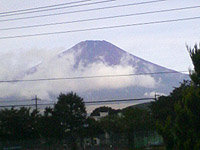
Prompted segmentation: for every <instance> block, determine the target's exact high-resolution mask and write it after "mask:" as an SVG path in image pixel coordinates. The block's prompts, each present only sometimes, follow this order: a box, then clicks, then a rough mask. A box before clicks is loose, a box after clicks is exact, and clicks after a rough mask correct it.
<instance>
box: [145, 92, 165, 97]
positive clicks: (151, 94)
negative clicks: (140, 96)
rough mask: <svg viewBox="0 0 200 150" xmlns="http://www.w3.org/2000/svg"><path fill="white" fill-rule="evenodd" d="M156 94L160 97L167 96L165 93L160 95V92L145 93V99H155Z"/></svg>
mask: <svg viewBox="0 0 200 150" xmlns="http://www.w3.org/2000/svg"><path fill="white" fill-rule="evenodd" d="M155 94H156V95H158V96H166V94H165V93H160V92H155V91H152V92H145V93H144V96H145V97H155Z"/></svg>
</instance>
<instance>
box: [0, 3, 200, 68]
mask: <svg viewBox="0 0 200 150" xmlns="http://www.w3.org/2000/svg"><path fill="white" fill-rule="evenodd" d="M77 1H78V0H77ZM97 1H103V0H92V1H90V2H87V3H91V2H97ZM144 1H150V0H117V1H114V2H109V3H103V4H98V5H88V6H84V7H74V8H67V9H59V10H56V11H47V12H40V13H33V14H26V15H18V16H10V17H0V20H5V19H9V18H18V17H26V16H34V15H42V14H49V13H58V12H68V11H74V10H82V9H90V8H97V7H105V6H113V5H120V4H129V3H136V2H144ZM66 2H73V1H72V0H71V1H69V0H62V1H61V0H51V1H41V0H29V1H27V0H15V1H13V0H1V1H0V12H7V11H13V10H19V9H27V8H34V7H40V6H48V5H54V4H60V3H66ZM82 4H83V3H82ZM73 5H75V4H73ZM76 5H77V4H76ZM197 5H200V4H199V1H198V0H190V1H189V0H182V1H180V0H166V1H163V2H157V3H151V4H143V5H136V6H129V7H123V8H115V9H106V10H100V11H92V12H84V13H74V14H66V15H58V16H52V17H45V18H35V19H27V20H18V21H8V22H0V28H7V27H16V26H26V25H35V24H44V23H54V22H63V21H72V20H79V19H88V18H95V17H105V16H113V15H123V14H130V13H139V12H146V11H154V10H162V9H171V8H180V7H188V6H197ZM197 16H200V8H196V9H190V10H184V11H183V10H182V11H174V12H165V13H157V14H151V15H140V16H132V17H124V18H118V19H109V20H99V21H91V22H84V23H73V24H64V25H56V26H46V27H40V28H28V29H20V30H9V31H0V37H3V36H14V35H23V34H35V33H44V32H57V31H58V32H59V31H68V30H77V29H85V28H94V27H103V26H113V25H122V24H133V23H140V22H150V21H159V20H168V19H177V18H185V17H197ZM199 35H200V19H199V20H198V19H197V20H190V21H182V22H176V23H175V22H173V23H165V24H154V25H144V26H133V27H125V28H116V29H109V30H98V31H87V32H78V33H68V34H60V35H48V36H38V37H27V38H15V39H6V40H0V53H6V52H14V51H15V52H20V51H26V50H33V51H34V49H39V50H44V51H46V50H48V51H49V53H53V51H54V52H55V51H56V50H58V49H60V50H61V51H62V50H66V49H69V48H70V47H72V46H73V45H75V44H77V43H79V42H80V41H84V40H106V41H109V42H111V43H113V44H114V45H117V46H118V47H120V48H122V49H124V50H125V51H128V52H129V53H131V54H133V55H136V56H138V57H141V58H144V59H146V60H148V61H151V62H153V63H156V64H159V65H161V66H164V67H167V68H171V69H175V70H179V71H183V70H188V68H189V67H192V65H191V61H190V58H189V55H188V52H187V50H186V47H185V45H186V44H188V45H190V46H193V45H194V44H195V43H198V42H200V37H199ZM16 61H17V60H16Z"/></svg>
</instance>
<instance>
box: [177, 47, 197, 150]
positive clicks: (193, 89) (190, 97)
mask: <svg viewBox="0 0 200 150" xmlns="http://www.w3.org/2000/svg"><path fill="white" fill-rule="evenodd" d="M188 51H189V53H190V57H191V60H192V62H193V65H194V70H193V71H190V77H191V80H192V82H191V85H190V86H189V87H188V88H187V89H186V90H184V91H183V99H182V101H181V102H179V103H177V104H175V111H176V114H177V115H176V119H175V128H174V131H175V132H174V134H175V137H176V143H177V144H176V149H178V150H182V149H184V150H189V149H193V150H198V149H200V45H199V47H198V46H197V45H195V46H194V48H193V49H191V48H188Z"/></svg>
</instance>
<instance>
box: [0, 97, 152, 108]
mask: <svg viewBox="0 0 200 150" xmlns="http://www.w3.org/2000/svg"><path fill="white" fill-rule="evenodd" d="M154 99H155V98H152V97H151V98H135V99H117V100H114V99H113V100H102V101H86V102H84V103H85V104H86V105H87V104H100V103H106V104H107V103H119V102H120V103H122V102H131V101H147V100H154ZM35 105H36V104H23V105H3V106H0V108H1V107H25V106H26V107H29V106H35ZM51 105H55V103H46V104H37V106H51Z"/></svg>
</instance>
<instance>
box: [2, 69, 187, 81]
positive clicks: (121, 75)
mask: <svg viewBox="0 0 200 150" xmlns="http://www.w3.org/2000/svg"><path fill="white" fill-rule="evenodd" d="M186 72H188V71H179V72H178V71H168V72H150V73H135V74H120V75H119V74H118V75H100V76H80V77H66V78H40V79H29V80H0V83H14V82H16V83H17V82H38V81H56V80H77V79H92V78H111V77H128V76H141V75H158V74H174V73H175V74H177V73H186Z"/></svg>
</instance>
